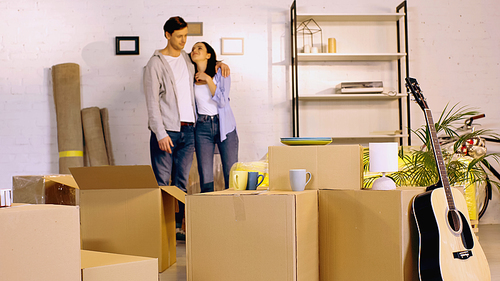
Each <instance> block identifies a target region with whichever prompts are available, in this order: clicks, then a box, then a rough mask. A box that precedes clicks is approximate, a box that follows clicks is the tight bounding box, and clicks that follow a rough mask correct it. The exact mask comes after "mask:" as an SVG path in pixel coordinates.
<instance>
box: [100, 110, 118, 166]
mask: <svg viewBox="0 0 500 281" xmlns="http://www.w3.org/2000/svg"><path fill="white" fill-rule="evenodd" d="M101 120H102V131H103V133H104V142H105V143H106V151H107V152H108V161H109V165H114V164H115V157H114V156H113V147H112V146H111V133H110V130H109V112H108V109H107V108H101Z"/></svg>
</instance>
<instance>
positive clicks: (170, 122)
mask: <svg viewBox="0 0 500 281" xmlns="http://www.w3.org/2000/svg"><path fill="white" fill-rule="evenodd" d="M163 30H164V32H165V33H164V34H165V37H166V38H167V40H168V43H167V46H166V47H165V48H164V49H162V50H157V51H155V52H154V54H153V56H152V57H151V59H150V60H149V62H148V64H147V65H146V67H145V69H144V93H145V95H146V104H147V108H148V126H149V129H150V130H151V138H150V153H151V164H152V166H153V171H154V173H155V176H156V180H157V181H158V184H159V185H170V178H172V183H171V184H172V185H175V186H177V187H178V188H180V189H181V190H183V191H187V189H186V187H187V183H188V177H189V170H190V169H191V162H192V161H193V153H194V122H195V121H196V119H195V112H196V110H195V103H194V94H193V82H194V81H193V79H194V71H195V70H194V66H193V64H192V63H191V60H190V59H189V56H188V54H186V52H185V51H184V50H183V48H184V45H185V44H186V39H187V33H188V27H187V23H186V22H185V21H184V20H183V19H182V18H181V17H172V18H170V19H169V20H167V22H166V23H165V25H164V26H163Z"/></svg>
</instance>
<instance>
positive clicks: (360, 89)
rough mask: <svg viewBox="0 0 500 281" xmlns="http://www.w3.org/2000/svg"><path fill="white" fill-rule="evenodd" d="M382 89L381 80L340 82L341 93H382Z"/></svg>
mask: <svg viewBox="0 0 500 281" xmlns="http://www.w3.org/2000/svg"><path fill="white" fill-rule="evenodd" d="M383 91H384V86H383V83H382V81H368V82H342V83H340V93H341V94H367V93H382V92H383Z"/></svg>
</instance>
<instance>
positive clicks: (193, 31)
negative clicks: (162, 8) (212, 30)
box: [187, 22, 203, 36]
mask: <svg viewBox="0 0 500 281" xmlns="http://www.w3.org/2000/svg"><path fill="white" fill-rule="evenodd" d="M187 24H188V34H187V35H188V36H203V23H202V22H188V23H187Z"/></svg>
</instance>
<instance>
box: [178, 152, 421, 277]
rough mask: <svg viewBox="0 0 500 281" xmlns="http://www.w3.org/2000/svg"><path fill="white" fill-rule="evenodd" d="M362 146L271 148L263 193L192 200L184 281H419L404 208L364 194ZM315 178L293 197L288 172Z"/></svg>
mask: <svg viewBox="0 0 500 281" xmlns="http://www.w3.org/2000/svg"><path fill="white" fill-rule="evenodd" d="M362 155H363V152H362V147H361V146H359V145H327V146H275V147H269V177H270V178H269V191H262V190H260V191H259V190H257V191H239V192H238V191H232V190H227V191H223V192H215V193H209V194H197V195H189V196H187V198H186V201H187V205H186V206H187V270H188V273H187V274H188V280H204V281H210V280H217V281H221V280H273V281H274V280H296V281H301V280H304V281H306V280H307V281H314V280H321V281H352V280H371V281H373V280H394V281H402V280H418V276H417V271H416V252H417V251H416V249H415V248H416V247H417V242H416V237H414V236H413V235H414V233H415V232H414V231H411V229H410V228H411V227H412V225H413V224H412V223H411V221H410V220H411V216H410V213H409V208H410V203H411V199H412V198H413V196H414V195H416V194H418V193H420V192H422V190H421V189H397V190H391V191H372V190H362V184H363V168H362V163H363V161H362ZM290 169H306V170H307V171H308V172H311V173H312V179H311V181H310V182H309V184H308V185H307V186H306V190H305V191H302V192H293V191H291V189H290V183H289V176H288V175H289V170H290Z"/></svg>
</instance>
